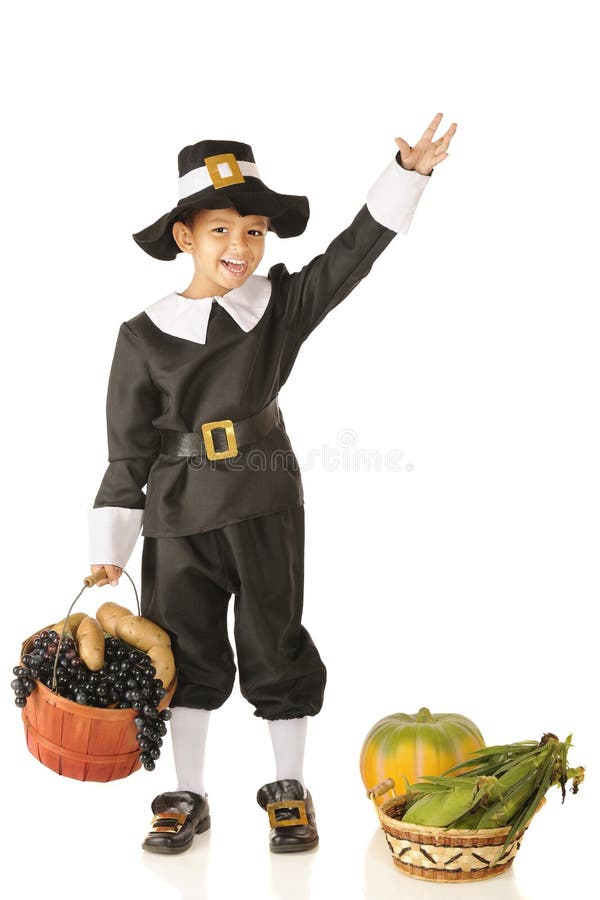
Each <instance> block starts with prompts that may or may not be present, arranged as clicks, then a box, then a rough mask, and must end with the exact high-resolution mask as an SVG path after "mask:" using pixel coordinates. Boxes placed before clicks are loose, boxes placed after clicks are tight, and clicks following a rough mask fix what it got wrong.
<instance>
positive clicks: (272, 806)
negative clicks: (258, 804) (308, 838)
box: [267, 800, 308, 828]
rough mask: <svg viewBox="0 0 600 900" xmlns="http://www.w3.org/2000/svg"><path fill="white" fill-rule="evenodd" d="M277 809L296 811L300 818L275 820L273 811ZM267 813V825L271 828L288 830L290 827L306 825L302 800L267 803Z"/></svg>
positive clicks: (304, 807) (306, 820)
mask: <svg viewBox="0 0 600 900" xmlns="http://www.w3.org/2000/svg"><path fill="white" fill-rule="evenodd" d="M277 809H296V810H297V811H298V812H299V813H300V816H299V818H297V819H292V818H288V819H276V818H275V810H277ZM267 812H268V813H269V824H270V825H271V827H272V828H289V826H290V825H308V819H307V818H306V806H305V805H304V800H279V801H277V803H267Z"/></svg>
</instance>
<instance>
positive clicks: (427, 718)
mask: <svg viewBox="0 0 600 900" xmlns="http://www.w3.org/2000/svg"><path fill="white" fill-rule="evenodd" d="M415 718H416V720H417V722H433V716H432V715H431V713H430V712H429V710H428V709H427V707H426V706H422V707H421V709H420V710H419V712H418V713H417V715H416V716H415Z"/></svg>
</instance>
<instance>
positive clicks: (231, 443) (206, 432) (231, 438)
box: [202, 419, 238, 459]
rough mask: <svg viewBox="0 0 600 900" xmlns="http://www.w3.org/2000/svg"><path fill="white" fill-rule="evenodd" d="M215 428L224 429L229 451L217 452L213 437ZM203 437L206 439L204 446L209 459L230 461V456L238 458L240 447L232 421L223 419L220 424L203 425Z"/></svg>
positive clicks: (206, 423)
mask: <svg viewBox="0 0 600 900" xmlns="http://www.w3.org/2000/svg"><path fill="white" fill-rule="evenodd" d="M213 428H224V429H225V437H226V438H227V450H215V445H214V441H213V436H212V430H213ZM202 437H203V438H204V446H205V447H206V455H207V457H208V458H209V459H229V457H230V456H237V454H238V446H237V441H236V439H235V432H234V430H233V422H232V421H231V419H221V421H220V422H205V423H204V425H202Z"/></svg>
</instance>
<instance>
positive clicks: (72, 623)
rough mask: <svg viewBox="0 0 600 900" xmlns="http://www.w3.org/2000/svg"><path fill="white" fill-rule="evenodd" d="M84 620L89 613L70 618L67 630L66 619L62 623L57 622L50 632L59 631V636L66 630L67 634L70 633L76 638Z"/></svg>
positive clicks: (81, 613)
mask: <svg viewBox="0 0 600 900" xmlns="http://www.w3.org/2000/svg"><path fill="white" fill-rule="evenodd" d="M84 619H87V613H84V612H78V613H72V614H71V615H70V616H69V624H68V625H67V626H66V628H65V623H66V621H67V620H66V618H65V619H61V620H60V622H57V623H56V625H53V626H52V628H51V629H50V631H57V632H58V633H59V634H62V632H63V628H64V629H65V631H66V632H68V631H70V632H71V634H72V635H73V637H75V635H76V634H77V629H78V627H79V625H80V624H81V623H82V622H83V620H84Z"/></svg>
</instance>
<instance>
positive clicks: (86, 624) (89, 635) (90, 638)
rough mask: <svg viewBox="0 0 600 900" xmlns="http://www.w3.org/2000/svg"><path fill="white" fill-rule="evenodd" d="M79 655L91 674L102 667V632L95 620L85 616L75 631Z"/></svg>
mask: <svg viewBox="0 0 600 900" xmlns="http://www.w3.org/2000/svg"><path fill="white" fill-rule="evenodd" d="M77 649H78V650H79V655H80V657H81V658H82V660H83V661H84V663H85V664H86V666H87V667H88V669H91V670H92V672H97V671H98V669H101V668H102V666H103V665H104V632H103V631H102V626H101V625H100V623H99V622H98V620H97V619H93V618H92V616H86V617H85V619H84V620H83V622H82V623H81V624H80V626H79V628H78V629H77Z"/></svg>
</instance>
